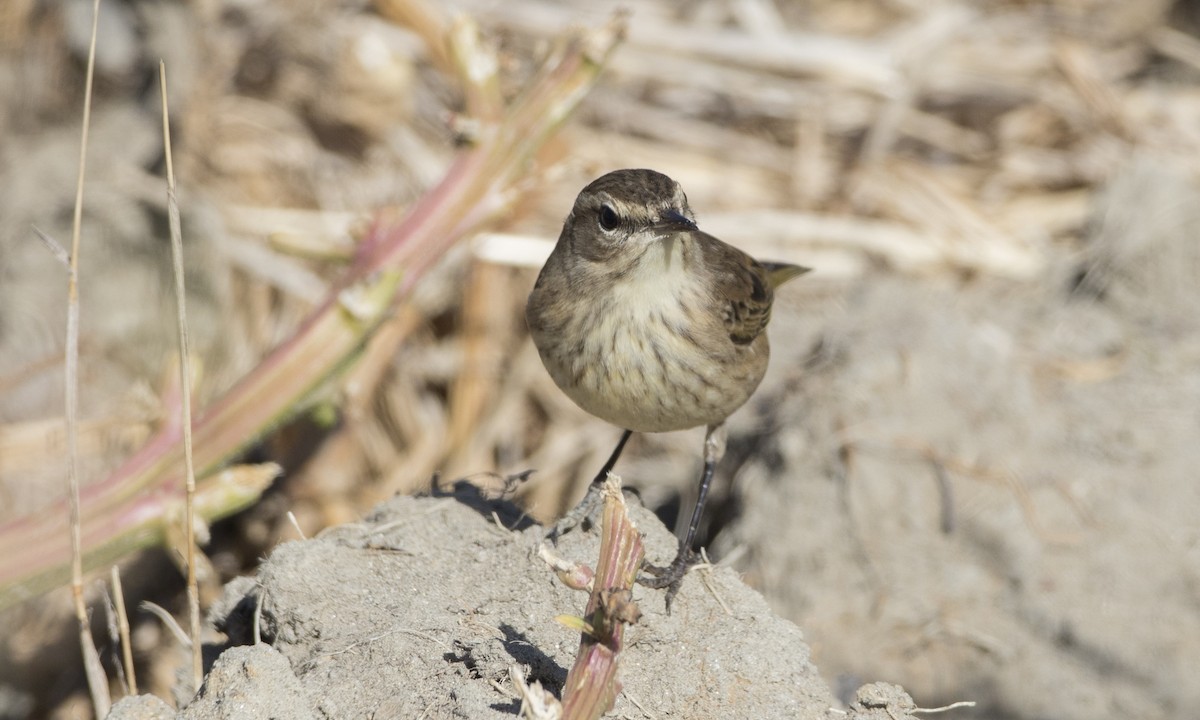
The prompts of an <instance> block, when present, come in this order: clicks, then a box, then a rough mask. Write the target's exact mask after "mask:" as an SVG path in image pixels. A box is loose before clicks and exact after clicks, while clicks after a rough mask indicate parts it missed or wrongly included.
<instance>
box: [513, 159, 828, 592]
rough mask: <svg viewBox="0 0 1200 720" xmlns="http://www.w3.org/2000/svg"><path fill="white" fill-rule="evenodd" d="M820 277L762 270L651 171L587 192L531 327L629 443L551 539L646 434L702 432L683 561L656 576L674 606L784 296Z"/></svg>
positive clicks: (566, 382)
mask: <svg viewBox="0 0 1200 720" xmlns="http://www.w3.org/2000/svg"><path fill="white" fill-rule="evenodd" d="M808 271H809V268H806V267H801V266H799V265H793V264H789V263H779V262H760V261H758V260H755V259H754V258H752V257H751V256H750V255H748V254H746V253H745V252H743V251H741V250H739V249H737V248H735V247H733V246H732V245H729V244H727V243H725V242H722V241H721V240H719V239H717V238H715V237H713V236H712V235H709V234H708V233H705V232H703V231H701V230H700V229H699V227H698V226H697V224H696V217H695V214H694V213H693V212H692V210H691V208H690V207H689V206H688V201H687V196H686V195H685V193H684V191H683V189H682V187H681V186H680V185H679V183H677V182H675V181H674V180H672V179H671V178H670V177H668V176H667V175H664V174H662V173H660V172H657V171H654V170H649V169H624V170H615V171H613V172H609V173H607V174H605V175H602V176H601V177H599V178H597V179H596V180H594V181H592V182H591V183H590V184H589V185H587V186H586V187H584V188H583V190H582V191H580V193H579V195H578V196H577V197H576V199H575V203H574V206H573V207H572V209H571V212H570V214H568V215H567V218H566V220H565V221H564V222H563V227H562V232H561V233H560V234H559V237H558V241H557V242H556V243H555V246H554V249H553V251H552V252H551V253H550V257H549V258H548V259H547V260H546V264H545V265H544V266H543V267H542V270H541V272H540V273H539V274H538V278H537V281H536V282H535V284H534V286H533V290H532V291H531V292H530V295H529V299H528V302H527V303H526V307H525V319H526V323H527V325H528V327H529V332H530V335H531V337H532V339H533V343H534V345H535V346H536V347H537V351H538V355H539V356H540V357H541V360H542V364H543V365H544V366H545V367H546V370H547V371H548V372H549V374H550V377H551V378H552V379H553V380H554V382H555V384H556V385H557V386H558V387H559V388H560V389H561V390H562V391H563V392H564V393H566V395H567V396H568V397H569V398H570V399H571V400H573V401H574V402H575V404H576V405H578V406H579V407H580V408H582V409H583V410H585V411H586V412H588V413H590V414H591V415H594V416H596V417H598V418H600V419H602V420H605V421H607V422H609V423H611V424H613V425H616V426H617V427H620V428H622V429H623V430H624V433H623V434H622V435H621V439H620V441H619V442H618V443H617V446H616V448H615V449H614V450H613V452H612V454H611V455H610V456H609V458H608V460H607V461H606V462H605V464H604V466H603V468H602V469H601V470H600V472H599V474H597V476H596V478H595V480H593V481H592V483H591V485H590V486H589V489H588V495H587V496H586V497H585V499H584V501H583V502H581V503H580V504H579V505H578V506H577V507H576V508H575V509H574V510H573V511H572V512H571V513H568V514H567V515H566V516H565V517H564V518H563V519H562V520H560V521H559V523H558V524H556V525H555V526H554V528H553V530H552V531H551V533H550V537H551V539H557V537H558V535H559V534H561V533H562V532H566V531H569V530H570V529H571V528H572V527H573V526H574V525H577V524H578V523H579V522H580V520H581V519H582V518H583V517H585V516H586V515H587V514H588V513H589V512H590V511H591V510H593V509H594V507H595V505H596V503H597V501H598V499H599V495H600V493H599V489H600V485H601V484H602V483H603V481H604V479H605V478H606V477H607V475H608V473H609V472H610V471H611V470H612V469H613V467H614V466H615V465H616V463H617V460H618V459H619V458H620V456H621V453H622V451H623V450H624V448H625V444H626V443H627V442H628V440H629V438H630V436H631V435H632V434H633V433H635V432H639V433H661V432H672V431H676V430H686V429H690V428H695V427H701V426H703V427H705V428H706V434H705V439H704V469H703V471H702V474H701V477H700V484H699V491H698V493H697V500H696V506H695V508H694V510H693V512H692V516H691V521H690V523H689V524H688V529H687V534H686V536H685V537H684V538H683V539H682V540H681V541H680V543H679V551H678V554H677V555H676V557H675V559H674V560H673V561H671V563H669V564H668V565H665V566H656V565H651V564H647V565H646V567H645V569H646V571H647V576H643V577H640V578H639V582H640V583H642V584H643V585H646V586H649V587H653V588H666V589H667V597H666V605H667V609H668V611H669V610H670V605H671V601H672V599H673V598H674V596H675V594H676V593H677V592H678V590H679V587H680V583H681V581H682V578H683V576H684V575H685V574H686V572H687V569H688V568H689V567H690V566H691V565H692V564H694V558H695V555H694V553H693V552H692V549H691V548H692V544H693V542H694V541H695V536H696V531H697V528H698V527H699V524H700V520H701V517H702V514H703V510H704V503H705V499H706V497H707V494H708V489H709V485H710V484H711V482H712V477H713V473H714V471H715V468H716V464H717V463H718V462H719V461H720V459H721V456H722V455H723V453H724V445H725V442H724V439H725V433H724V423H725V420H726V418H728V417H729V416H730V415H731V414H732V413H733V412H734V411H735V410H737V409H738V408H740V407H741V406H742V405H743V404H745V403H746V401H747V400H748V399H749V398H750V396H751V395H752V394H753V393H754V391H755V389H756V388H757V387H758V385H759V383H760V382H761V381H762V378H763V375H764V374H765V372H766V369H767V362H768V358H769V355H770V346H769V343H768V341H767V334H766V328H767V324H768V322H769V321H770V319H771V305H772V303H773V300H774V293H775V290H776V289H777V288H779V287H780V286H781V285H783V284H784V283H786V282H787V281H789V280H791V279H792V278H795V277H797V276H799V275H802V274H804V273H806V272H808Z"/></svg>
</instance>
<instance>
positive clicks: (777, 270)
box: [762, 262, 812, 289]
mask: <svg viewBox="0 0 1200 720" xmlns="http://www.w3.org/2000/svg"><path fill="white" fill-rule="evenodd" d="M762 266H763V268H764V269H766V271H767V282H769V283H770V284H771V288H772V289H775V288H777V287H779V286H780V285H782V284H784V283H785V282H787V281H788V280H791V279H792V278H795V277H800V276H801V275H803V274H804V273H806V272H811V271H812V268H807V267H804V266H802V265H792V264H791V263H779V262H764V263H762Z"/></svg>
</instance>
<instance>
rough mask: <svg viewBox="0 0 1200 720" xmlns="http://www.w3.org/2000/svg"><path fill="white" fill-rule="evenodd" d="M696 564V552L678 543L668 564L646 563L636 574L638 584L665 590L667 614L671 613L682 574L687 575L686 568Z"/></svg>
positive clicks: (681, 582) (681, 581)
mask: <svg viewBox="0 0 1200 720" xmlns="http://www.w3.org/2000/svg"><path fill="white" fill-rule="evenodd" d="M695 564H696V553H694V552H692V550H691V548H688V547H684V546H683V545H680V547H679V553H678V554H677V555H676V556H675V559H674V560H672V561H671V564H670V565H666V566H660V565H651V564H649V563H646V564H645V565H644V566H643V567H642V569H643V570H644V571H645V572H644V573H643V574H642V575H639V576H638V579H637V581H638V584H639V585H644V586H646V587H648V588H655V589H657V590H661V589H663V588H666V590H667V598H666V603H667V614H668V615H669V614H671V602H672V601H673V600H674V599H675V595H676V593H678V592H679V587H680V586H681V585H682V584H683V576H684V575H687V573H688V570H689V569H691V567H692V566H693V565H695Z"/></svg>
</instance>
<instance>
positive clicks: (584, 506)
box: [546, 483, 603, 545]
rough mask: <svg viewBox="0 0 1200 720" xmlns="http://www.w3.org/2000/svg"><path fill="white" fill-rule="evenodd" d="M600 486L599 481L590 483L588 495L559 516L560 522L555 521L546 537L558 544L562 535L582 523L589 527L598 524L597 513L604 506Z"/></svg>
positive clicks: (553, 543) (552, 542)
mask: <svg viewBox="0 0 1200 720" xmlns="http://www.w3.org/2000/svg"><path fill="white" fill-rule="evenodd" d="M600 487H601V486H600V485H599V484H598V483H592V484H591V485H589V486H588V491H587V495H584V496H583V500H580V501H579V504H578V505H576V506H575V507H574V508H572V509H571V511H570V512H568V513H567V514H566V515H563V516H562V517H561V518H559V519H558V522H556V523H554V525H553V526H552V527H551V528H550V531H549V532H547V533H546V539H547V540H549V541H550V543H551V544H552V545H557V544H558V539H559V538H560V537H562V536H563V535H566V534H567V533H569V532H571V531H572V530H574V529H575V528H577V527H579V526H580V525H586V526H587V527H591V526H593V525H596V520H597V515H598V514H599V512H600V508H601V507H603V504H602V503H601V502H600V500H601V496H602V493H601V492H600Z"/></svg>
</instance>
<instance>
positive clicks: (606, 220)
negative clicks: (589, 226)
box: [600, 205, 621, 232]
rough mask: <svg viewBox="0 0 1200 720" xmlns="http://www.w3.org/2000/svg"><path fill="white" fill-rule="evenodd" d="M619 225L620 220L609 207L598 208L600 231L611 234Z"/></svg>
mask: <svg viewBox="0 0 1200 720" xmlns="http://www.w3.org/2000/svg"><path fill="white" fill-rule="evenodd" d="M620 224H621V218H620V216H619V215H617V211H616V210H613V209H612V206H611V205H602V206H600V229H601V230H605V231H608V232H611V231H613V230H616V229H617V226H618V225H620Z"/></svg>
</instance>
